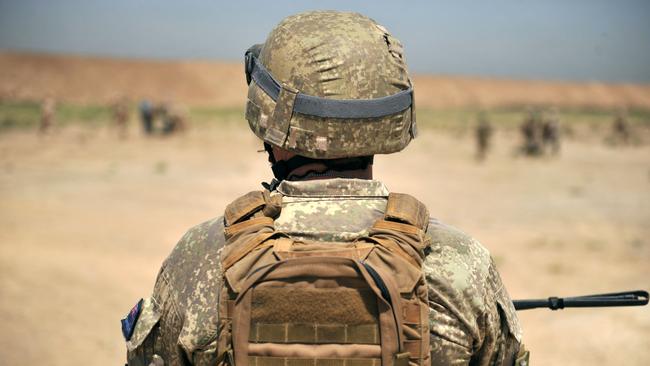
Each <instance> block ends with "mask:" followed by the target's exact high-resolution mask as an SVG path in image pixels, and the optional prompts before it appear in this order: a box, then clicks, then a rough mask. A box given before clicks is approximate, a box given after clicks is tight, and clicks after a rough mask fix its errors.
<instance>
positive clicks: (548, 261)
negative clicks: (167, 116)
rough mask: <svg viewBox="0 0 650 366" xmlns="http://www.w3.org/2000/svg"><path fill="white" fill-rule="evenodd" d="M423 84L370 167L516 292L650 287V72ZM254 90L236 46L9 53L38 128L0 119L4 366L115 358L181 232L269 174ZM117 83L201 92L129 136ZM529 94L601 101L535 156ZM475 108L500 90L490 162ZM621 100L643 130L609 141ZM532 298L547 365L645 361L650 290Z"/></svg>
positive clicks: (1, 72)
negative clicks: (110, 53) (410, 114)
mask: <svg viewBox="0 0 650 366" xmlns="http://www.w3.org/2000/svg"><path fill="white" fill-rule="evenodd" d="M415 83H416V90H417V92H416V96H417V104H418V106H420V107H424V108H420V112H418V116H420V117H419V118H420V120H424V123H422V124H421V125H422V129H421V130H422V133H421V136H420V137H419V138H418V139H417V140H416V141H415V142H414V143H413V144H412V145H411V146H410V147H409V148H407V149H406V151H404V152H403V153H402V154H396V155H391V156H380V157H377V159H376V169H375V172H376V176H377V177H378V178H380V179H382V180H384V181H385V182H386V183H387V185H388V186H389V188H390V189H392V190H394V191H402V192H409V193H412V194H414V195H416V196H418V197H419V198H420V199H421V200H423V201H424V202H425V203H427V205H428V206H429V208H430V211H431V213H432V215H434V216H436V217H438V218H439V219H441V220H442V221H445V222H447V223H449V224H452V225H454V226H457V227H460V228H462V229H463V230H465V231H467V232H469V233H471V234H472V235H473V236H475V237H476V238H478V239H479V240H480V241H481V242H483V243H484V244H485V245H486V246H487V247H488V248H489V249H490V251H491V252H492V254H493V257H494V258H495V260H496V262H497V264H498V266H499V268H500V271H501V274H502V277H503V279H504V282H505V284H506V286H507V287H508V289H509V291H510V293H511V295H512V297H513V298H528V297H546V296H550V295H559V296H568V295H578V294H589V293H601V292H610V291H617V290H629V289H637V288H644V289H649V288H650V266H649V265H648V263H649V262H650V239H649V238H650V144H648V141H650V132H649V130H648V127H649V126H650V124H649V123H648V121H647V119H648V113H647V111H648V110H649V109H650V85H647V84H645V85H643V84H603V83H597V82H592V83H569V82H542V81H508V80H492V79H476V78H461V77H440V76H437V77H434V76H416V78H415ZM245 92H246V89H245V85H244V81H243V71H242V66H241V65H240V64H225V63H215V62H198V61H196V62H194V61H192V62H189V61H187V62H163V61H150V60H135V61H134V60H120V59H103V58H90V57H76V56H52V55H33V54H18V53H8V52H0V122H2V118H6V121H10V122H11V123H7V124H6V125H5V126H26V127H25V128H15V129H14V128H10V127H6V128H5V127H3V129H0V324H2V330H3V331H2V332H0V365H33V364H45V365H53V366H59V365H89V366H93V365H119V364H122V363H123V360H124V353H125V347H124V343H123V339H122V335H121V332H120V325H119V319H120V318H121V317H122V316H123V315H124V314H125V313H126V312H127V311H128V310H129V309H130V308H131V307H132V306H133V304H134V303H135V302H136V301H137V300H138V299H139V298H141V297H146V296H148V294H149V293H150V291H151V289H152V285H153V282H154V279H155V276H156V272H157V270H158V268H159V266H160V264H161V262H162V261H163V259H164V258H165V257H166V256H167V254H168V253H169V252H170V250H171V249H172V248H173V246H174V244H175V242H176V241H177V240H178V238H180V236H181V235H182V234H183V233H184V232H185V230H187V229H188V228H189V227H191V226H193V225H195V224H197V223H199V222H202V221H203V220H207V219H209V218H212V217H214V216H218V215H220V214H221V213H222V210H223V208H224V206H225V205H226V204H227V203H228V202H229V201H230V200H232V199H233V198H235V197H237V196H238V195H240V194H242V193H245V192H248V191H250V190H253V189H258V188H259V187H260V186H259V182H261V181H263V180H268V179H269V177H270V170H269V168H268V166H267V163H266V162H265V161H266V158H265V156H264V154H259V153H256V150H257V149H258V148H259V147H260V143H259V142H258V141H257V140H256V139H255V138H254V136H253V135H252V134H251V133H250V132H249V131H248V130H247V128H246V126H245V125H246V123H245V121H244V120H243V116H242V112H241V107H242V105H243V102H244V98H245ZM46 96H52V97H54V98H56V99H57V100H58V101H59V102H60V103H59V106H60V110H59V111H58V112H57V113H58V114H57V119H59V120H61V121H60V122H62V123H61V126H57V128H56V129H55V131H54V133H52V134H50V135H47V136H37V135H36V133H35V132H34V130H33V128H34V127H35V126H34V125H35V124H36V123H37V120H38V105H37V104H34V103H32V102H34V101H38V100H40V99H42V98H43V97H46ZM122 96H126V97H129V98H130V99H131V100H132V101H133V102H136V101H137V100H139V99H141V98H144V97H146V98H150V99H152V100H154V101H156V102H158V101H170V100H173V101H175V102H179V103H182V104H186V105H188V106H190V107H193V108H192V118H194V119H195V120H194V121H191V122H193V124H192V128H191V129H190V130H189V131H188V132H187V133H186V134H185V135H181V136H173V137H170V138H158V137H155V138H145V137H143V136H141V135H140V133H139V131H138V130H137V128H136V126H135V125H133V124H132V125H131V131H130V135H129V138H127V139H126V140H120V139H118V138H117V137H116V132H115V131H114V130H112V129H111V128H109V127H108V125H109V124H108V123H106V122H107V121H106V120H105V119H107V118H108V116H109V112H108V110H107V109H106V108H105V107H101V108H103V109H101V108H100V107H97V105H105V104H106V103H109V102H112V101H114V100H115V99H116V98H118V97H122ZM24 101H28V102H27V104H28V105H27V106H24V105H23V104H21V103H23V102H24ZM30 101H31V102H30ZM30 103H31V104H30ZM526 104H536V105H557V106H559V107H561V112H562V113H564V112H565V111H566V110H568V109H570V108H578V109H580V108H583V109H584V108H585V107H588V109H590V110H591V112H589V113H591V114H580V113H582V112H577V113H578V114H575V113H574V114H570V113H569V114H566V113H565V114H564V116H566V118H567V119H566V121H567V122H565V128H566V131H565V132H566V133H567V136H573V137H572V138H570V139H567V140H566V141H565V143H564V146H563V150H562V155H561V156H560V157H558V158H542V159H526V158H524V157H521V156H516V155H515V154H514V151H515V148H516V146H517V144H519V140H518V138H519V136H517V135H516V132H515V130H514V127H515V126H516V123H518V122H519V121H520V118H521V113H520V110H518V109H516V108H515V109H507V108H510V107H511V106H522V105H526ZM467 106H479V107H481V106H482V107H486V108H496V107H499V108H502V112H500V113H501V114H497V115H495V114H493V115H492V116H493V118H494V122H495V125H496V126H497V129H498V131H497V134H496V136H495V146H494V150H493V151H492V153H491V155H490V156H489V158H488V160H487V161H486V162H485V163H483V164H478V163H476V162H475V161H474V159H473V157H474V155H473V154H474V151H473V141H472V139H471V137H472V134H471V133H469V132H470V131H469V130H468V129H467V127H468V126H469V125H470V123H473V121H474V118H475V109H471V108H469V109H468V108H466V107H467ZM619 106H628V107H634V109H635V110H637V112H635V113H636V114H634V115H633V116H632V120H633V122H634V123H633V124H634V128H638V130H637V131H640V130H642V129H644V128H645V132H642V133H635V134H634V140H635V142H638V144H636V145H635V146H629V147H618V148H614V147H611V146H608V145H605V144H604V143H603V138H604V135H605V134H606V133H607V129H608V128H609V126H608V123H609V121H611V115H610V114H608V112H607V113H605V112H603V111H602V110H603V109H605V108H607V109H609V108H613V107H619ZM564 107H565V108H564ZM454 108H456V109H454ZM594 110H595V112H594ZM639 110H645V112H638V111H639ZM75 111H76V112H75ZM73 112H74V113H73ZM572 113H573V112H572ZM82 115H83V116H85V117H83V116H82ZM7 116H9V117H7ZM25 116H28V117H25ZM82 117H83V118H82ZM66 118H67V119H69V120H65V119H66ZM77 118H78V119H79V120H76V121H75V120H74V119H77ZM26 119H30V120H31V121H32V122H30V123H31V124H27V123H25V124H21V121H22V120H26ZM95 119H98V120H99V122H97V123H95V122H93V123H89V122H88V121H90V120H93V121H94V120H95ZM102 119H104V120H103V121H102ZM427 120H428V122H427ZM132 122H135V121H134V120H133V121H132ZM569 122H570V123H569ZM433 125H435V126H442V127H444V126H446V127H444V128H438V129H434V128H432V127H431V126H433ZM30 126H31V127H30ZM29 128H31V129H29ZM520 315H521V320H522V323H523V327H524V331H525V338H526V344H527V345H528V347H529V348H530V349H531V350H532V352H533V355H532V361H533V363H534V364H536V365H612V364H626V365H647V364H650V348H649V347H648V344H650V307H645V308H620V309H596V310H590V309H582V310H564V311H561V312H551V311H548V310H530V311H526V312H521V313H520Z"/></svg>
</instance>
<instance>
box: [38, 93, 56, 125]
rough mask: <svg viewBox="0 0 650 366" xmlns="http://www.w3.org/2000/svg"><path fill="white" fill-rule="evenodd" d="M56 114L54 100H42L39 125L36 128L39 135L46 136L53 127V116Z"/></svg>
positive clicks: (48, 98) (49, 98)
mask: <svg viewBox="0 0 650 366" xmlns="http://www.w3.org/2000/svg"><path fill="white" fill-rule="evenodd" d="M55 113H56V102H55V101H54V98H52V97H47V98H45V99H43V102H42V103H41V124H40V126H39V128H38V132H39V133H41V134H46V133H48V132H50V130H51V129H52V127H53V126H54V114H55Z"/></svg>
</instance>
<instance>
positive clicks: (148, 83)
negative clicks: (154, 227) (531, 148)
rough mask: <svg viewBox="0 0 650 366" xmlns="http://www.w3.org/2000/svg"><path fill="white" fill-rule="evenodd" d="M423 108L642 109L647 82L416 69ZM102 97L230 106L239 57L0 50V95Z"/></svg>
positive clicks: (647, 101) (649, 101) (236, 101)
mask: <svg viewBox="0 0 650 366" xmlns="http://www.w3.org/2000/svg"><path fill="white" fill-rule="evenodd" d="M414 83H415V88H416V93H415V96H416V103H417V105H418V106H420V107H425V108H449V107H461V106H474V105H476V106H479V107H483V108H494V107H503V106H512V105H556V106H560V107H590V108H601V109H602V108H618V107H622V106H627V107H630V108H632V107H634V108H644V109H650V85H648V84H631V83H619V84H607V83H601V82H595V81H594V82H583V83H577V82H559V81H556V82H551V81H525V80H502V79H489V78H469V77H451V76H427V75H416V76H415V77H414ZM46 96H51V97H54V98H56V99H58V100H61V101H65V102H71V103H77V104H78V103H108V102H112V101H114V100H115V99H117V98H120V97H123V96H126V97H129V98H131V99H132V100H134V101H135V100H139V99H141V98H145V97H146V98H149V99H153V100H155V101H175V102H179V103H184V104H187V105H192V106H196V105H201V106H206V105H209V106H221V107H237V108H239V107H240V106H241V105H242V104H243V103H244V98H245V96H246V83H245V80H244V71H243V66H242V64H241V63H224V62H207V61H152V60H128V59H111V58H98V57H80V56H61V55H39V54H25V53H11V52H2V51H1V50H0V100H2V99H11V100H15V99H20V100H39V99H42V98H44V97H46Z"/></svg>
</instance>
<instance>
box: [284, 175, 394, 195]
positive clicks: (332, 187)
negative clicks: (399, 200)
mask: <svg viewBox="0 0 650 366" xmlns="http://www.w3.org/2000/svg"><path fill="white" fill-rule="evenodd" d="M277 191H278V192H280V193H281V194H282V195H283V196H290V197H291V196H293V197H388V189H387V188H386V186H385V185H384V183H382V182H380V181H377V180H370V179H349V178H332V179H317V180H308V181H287V180H284V181H282V182H281V183H280V185H279V186H278V188H277Z"/></svg>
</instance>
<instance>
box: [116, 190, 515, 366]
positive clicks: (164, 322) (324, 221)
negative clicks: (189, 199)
mask: <svg viewBox="0 0 650 366" xmlns="http://www.w3.org/2000/svg"><path fill="white" fill-rule="evenodd" d="M277 192H278V193H279V194H282V195H283V208H282V212H281V215H280V217H279V218H278V219H277V220H276V229H277V230H281V231H284V232H287V233H289V234H290V235H292V236H297V237H303V238H306V239H311V240H322V241H351V240H354V239H355V238H357V237H359V236H362V235H364V234H367V229H368V228H369V227H370V226H371V225H372V223H373V222H374V221H376V220H377V219H379V218H380V217H381V215H382V214H383V210H384V209H385V206H386V198H387V196H388V190H387V189H386V187H385V186H384V185H383V184H382V183H381V182H379V181H375V180H359V179H327V180H315V181H303V182H289V181H284V182H282V183H281V184H280V186H279V187H278V190H277ZM223 228H224V223H223V218H221V217H219V218H216V219H213V220H211V221H208V222H205V223H203V224H200V225H198V226H196V227H194V228H192V229H190V230H189V231H188V232H187V233H186V234H185V236H183V238H182V239H181V240H180V242H179V243H178V245H177V246H176V248H175V249H174V250H173V251H172V253H171V255H170V256H169V258H167V260H166V261H165V262H164V264H163V266H162V269H161V270H160V273H159V275H158V280H157V282H156V285H155V288H154V292H153V295H152V296H151V298H150V299H147V300H146V301H145V306H144V308H143V311H142V314H141V315H140V319H139V320H138V323H137V325H136V328H135V331H134V334H133V336H132V338H131V340H130V341H129V342H128V343H127V346H128V350H129V351H128V360H129V365H131V366H134V365H149V364H150V363H152V360H153V356H154V355H158V357H157V358H158V360H159V361H158V362H161V361H160V360H164V365H214V364H215V361H216V360H215V354H216V343H215V340H216V337H217V332H218V329H217V324H218V314H217V309H218V301H219V299H218V298H217V297H218V296H217V294H219V290H220V287H221V286H222V281H221V273H220V258H219V256H220V252H221V249H222V248H223V245H224V243H225V239H224V234H223ZM427 234H428V235H429V236H430V238H431V247H430V248H429V251H428V255H427V257H426V260H425V264H424V271H425V274H426V279H427V282H428V284H429V301H430V306H431V308H430V324H431V360H432V364H433V365H466V364H469V363H470V362H471V363H472V364H473V365H502V364H503V365H511V364H513V363H514V359H513V357H515V355H516V354H517V350H518V348H519V344H520V341H521V329H520V326H519V322H518V320H517V316H516V315H515V310H514V308H513V306H512V302H511V300H510V298H509V296H508V293H507V292H506V290H505V288H504V287H503V284H502V283H501V279H500V278H499V275H498V273H497V271H496V268H495V266H494V263H493V261H492V260H491V258H490V255H489V253H488V251H487V250H486V249H485V248H484V247H483V246H481V244H479V243H478V242H477V241H476V240H474V239H472V238H471V237H469V236H467V235H466V234H464V233H462V232H460V231H458V230H457V229H454V228H452V227H450V226H447V225H445V224H443V223H441V222H439V221H437V220H435V219H433V220H431V222H430V223H429V227H428V231H427ZM152 364H153V365H157V364H156V363H152Z"/></svg>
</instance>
